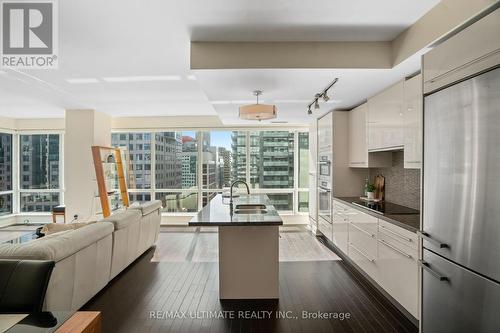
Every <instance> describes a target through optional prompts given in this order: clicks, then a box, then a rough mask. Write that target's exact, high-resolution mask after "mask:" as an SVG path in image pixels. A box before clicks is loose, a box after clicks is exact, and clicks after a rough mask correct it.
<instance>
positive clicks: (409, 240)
mask: <svg viewBox="0 0 500 333" xmlns="http://www.w3.org/2000/svg"><path fill="white" fill-rule="evenodd" d="M380 228H382V229H383V230H385V231H387V232H388V233H390V234H393V235H394V236H398V237H399V238H402V239H404V240H405V241H407V242H413V239H411V238H410V237H406V236H403V235H401V234H399V233H397V232H395V231H392V230H391V229H389V228H387V227H384V226H383V225H381V226H380Z"/></svg>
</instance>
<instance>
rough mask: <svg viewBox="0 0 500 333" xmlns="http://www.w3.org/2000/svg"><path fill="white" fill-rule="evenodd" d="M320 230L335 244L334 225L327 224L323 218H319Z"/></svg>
mask: <svg viewBox="0 0 500 333" xmlns="http://www.w3.org/2000/svg"><path fill="white" fill-rule="evenodd" d="M318 230H319V231H320V232H321V233H322V234H323V235H324V236H325V237H326V238H327V239H328V240H329V241H330V242H333V238H332V235H333V231H332V224H331V223H328V222H326V221H325V220H324V219H323V218H321V217H320V218H318Z"/></svg>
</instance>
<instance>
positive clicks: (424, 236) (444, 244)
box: [417, 231, 448, 249]
mask: <svg viewBox="0 0 500 333" xmlns="http://www.w3.org/2000/svg"><path fill="white" fill-rule="evenodd" d="M417 234H418V235H419V236H420V237H422V238H423V239H425V240H426V241H428V242H431V243H432V244H434V245H436V246H438V247H439V248H441V249H443V248H446V247H448V244H446V243H441V242H439V241H437V240H436V239H434V238H432V237H431V236H430V235H429V234H428V233H426V232H425V231H417Z"/></svg>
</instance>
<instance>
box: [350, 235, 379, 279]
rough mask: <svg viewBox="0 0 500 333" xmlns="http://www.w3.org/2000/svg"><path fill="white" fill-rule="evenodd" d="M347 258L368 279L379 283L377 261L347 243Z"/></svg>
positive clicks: (370, 255)
mask: <svg viewBox="0 0 500 333" xmlns="http://www.w3.org/2000/svg"><path fill="white" fill-rule="evenodd" d="M349 258H350V259H351V260H352V261H353V262H354V263H355V264H356V265H358V266H359V267H360V268H361V269H362V270H363V271H364V272H365V273H366V274H367V275H368V276H369V277H370V278H372V279H373V280H374V281H375V282H377V283H379V268H378V262H377V259H376V258H374V257H373V254H369V253H366V252H364V251H363V250H361V249H360V248H358V247H357V246H356V245H354V244H353V243H351V242H349Z"/></svg>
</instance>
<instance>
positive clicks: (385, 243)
mask: <svg viewBox="0 0 500 333" xmlns="http://www.w3.org/2000/svg"><path fill="white" fill-rule="evenodd" d="M378 241H379V243H382V244H384V245H385V246H387V247H388V248H390V249H393V250H394V251H396V252H398V253H400V254H402V255H404V256H405V257H406V258H408V259H411V258H412V256H411V255H409V254H408V253H405V252H403V251H401V250H400V249H398V248H397V247H395V246H392V245H391V244H389V243H387V242H386V241H384V240H383V239H379V240H378Z"/></svg>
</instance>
